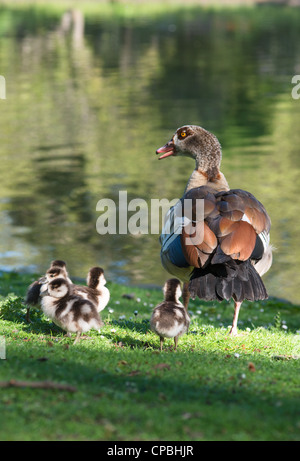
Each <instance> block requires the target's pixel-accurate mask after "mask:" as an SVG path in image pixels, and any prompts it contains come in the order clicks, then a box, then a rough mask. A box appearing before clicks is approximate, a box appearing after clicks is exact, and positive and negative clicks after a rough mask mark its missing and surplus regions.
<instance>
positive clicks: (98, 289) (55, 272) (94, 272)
mask: <svg viewBox="0 0 300 461" xmlns="http://www.w3.org/2000/svg"><path fill="white" fill-rule="evenodd" d="M46 278H47V280H48V282H50V281H51V280H54V279H56V278H64V279H66V280H68V281H69V283H71V285H72V289H73V292H74V293H75V294H76V295H78V296H81V297H82V298H84V299H87V300H89V301H90V302H92V303H93V304H95V306H96V307H97V311H98V312H101V311H102V310H103V309H104V308H105V307H106V306H107V304H108V301H109V299H110V292H109V290H108V288H107V287H106V286H105V284H106V280H105V277H104V270H103V269H102V268H101V267H92V268H91V269H90V270H89V272H88V275H87V286H84V285H75V284H72V282H70V280H69V278H68V277H67V274H66V271H65V269H64V268H63V267H59V266H54V267H50V268H49V269H48V271H47V272H46Z"/></svg>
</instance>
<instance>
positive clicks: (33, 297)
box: [25, 259, 72, 323]
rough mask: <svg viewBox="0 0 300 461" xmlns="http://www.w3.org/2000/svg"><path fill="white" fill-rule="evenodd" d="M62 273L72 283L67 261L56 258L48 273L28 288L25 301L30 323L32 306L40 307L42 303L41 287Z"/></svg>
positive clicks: (27, 317)
mask: <svg viewBox="0 0 300 461" xmlns="http://www.w3.org/2000/svg"><path fill="white" fill-rule="evenodd" d="M59 274H61V276H62V277H64V278H66V279H67V280H68V281H69V282H70V283H72V281H71V280H70V278H69V274H68V272H67V266H66V263H65V262H64V261H62V260H60V259H55V260H54V261H52V262H51V265H50V268H49V269H48V270H47V272H46V275H45V276H43V277H40V278H39V279H38V280H35V281H34V282H33V283H32V284H31V285H30V286H29V287H28V289H27V293H26V298H25V303H26V304H27V312H26V320H27V322H28V323H30V322H31V320H30V308H31V307H33V306H35V307H38V306H39V305H40V304H41V296H40V292H41V287H42V285H43V284H44V283H45V282H46V281H47V280H48V281H51V280H53V279H54V278H57V277H58V276H59Z"/></svg>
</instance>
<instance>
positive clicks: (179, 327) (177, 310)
mask: <svg viewBox="0 0 300 461" xmlns="http://www.w3.org/2000/svg"><path fill="white" fill-rule="evenodd" d="M163 292H164V298H165V299H164V301H163V302H162V303H161V304H158V305H157V306H156V307H155V308H154V310H153V313H152V316H151V319H150V326H151V329H152V330H153V331H154V333H156V334H157V335H158V336H159V337H160V350H161V351H162V349H163V342H164V338H174V344H175V347H174V350H175V351H176V350H177V344H178V337H179V336H181V335H183V334H185V333H186V332H187V331H188V329H189V326H190V321H191V319H190V317H189V315H188V313H187V311H186V309H185V308H184V306H183V304H182V303H181V302H180V301H179V298H180V296H181V295H182V291H181V285H180V281H179V280H178V279H169V280H167V281H166V283H165V285H164V287H163Z"/></svg>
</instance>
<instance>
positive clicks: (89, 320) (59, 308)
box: [41, 278, 103, 344]
mask: <svg viewBox="0 0 300 461" xmlns="http://www.w3.org/2000/svg"><path fill="white" fill-rule="evenodd" d="M41 298H42V303H41V305H42V310H43V312H44V314H45V315H46V317H48V318H50V319H51V320H52V321H53V322H54V323H55V324H56V325H58V326H59V327H60V328H62V329H63V330H65V331H67V333H68V335H70V333H76V338H75V341H74V343H73V344H76V343H77V342H78V340H79V339H80V336H81V334H82V333H86V332H87V331H89V330H91V329H92V328H93V329H95V330H98V331H100V328H101V327H102V326H103V322H102V320H101V318H100V315H99V313H98V311H97V309H96V306H95V305H94V304H93V303H92V302H90V301H89V300H87V299H83V298H82V297H80V296H79V295H77V294H75V293H74V290H73V287H72V285H71V284H70V283H69V282H68V280H66V279H64V278H56V279H54V280H52V281H51V282H46V283H44V285H43V286H42V289H41Z"/></svg>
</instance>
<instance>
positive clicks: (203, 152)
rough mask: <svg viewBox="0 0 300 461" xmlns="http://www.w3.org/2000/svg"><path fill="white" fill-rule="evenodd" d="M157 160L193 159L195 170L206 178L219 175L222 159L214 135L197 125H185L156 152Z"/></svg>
mask: <svg viewBox="0 0 300 461" xmlns="http://www.w3.org/2000/svg"><path fill="white" fill-rule="evenodd" d="M156 153H157V154H162V155H161V156H160V157H159V160H161V159H163V158H166V157H170V156H175V157H176V156H185V157H190V158H193V159H194V160H195V162H196V169H198V170H200V171H201V172H202V173H204V174H205V175H207V176H208V178H211V177H215V176H217V174H218V173H219V170H220V164H221V159H222V151H221V145H220V143H219V141H218V139H217V138H216V136H215V135H213V134H212V133H210V132H209V131H207V130H205V129H204V128H202V127H201V126H197V125H185V126H182V127H180V128H178V129H177V130H176V132H175V133H174V135H173V137H172V139H171V140H170V141H169V142H167V144H165V145H164V146H162V147H160V148H159V149H157V151H156Z"/></svg>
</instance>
